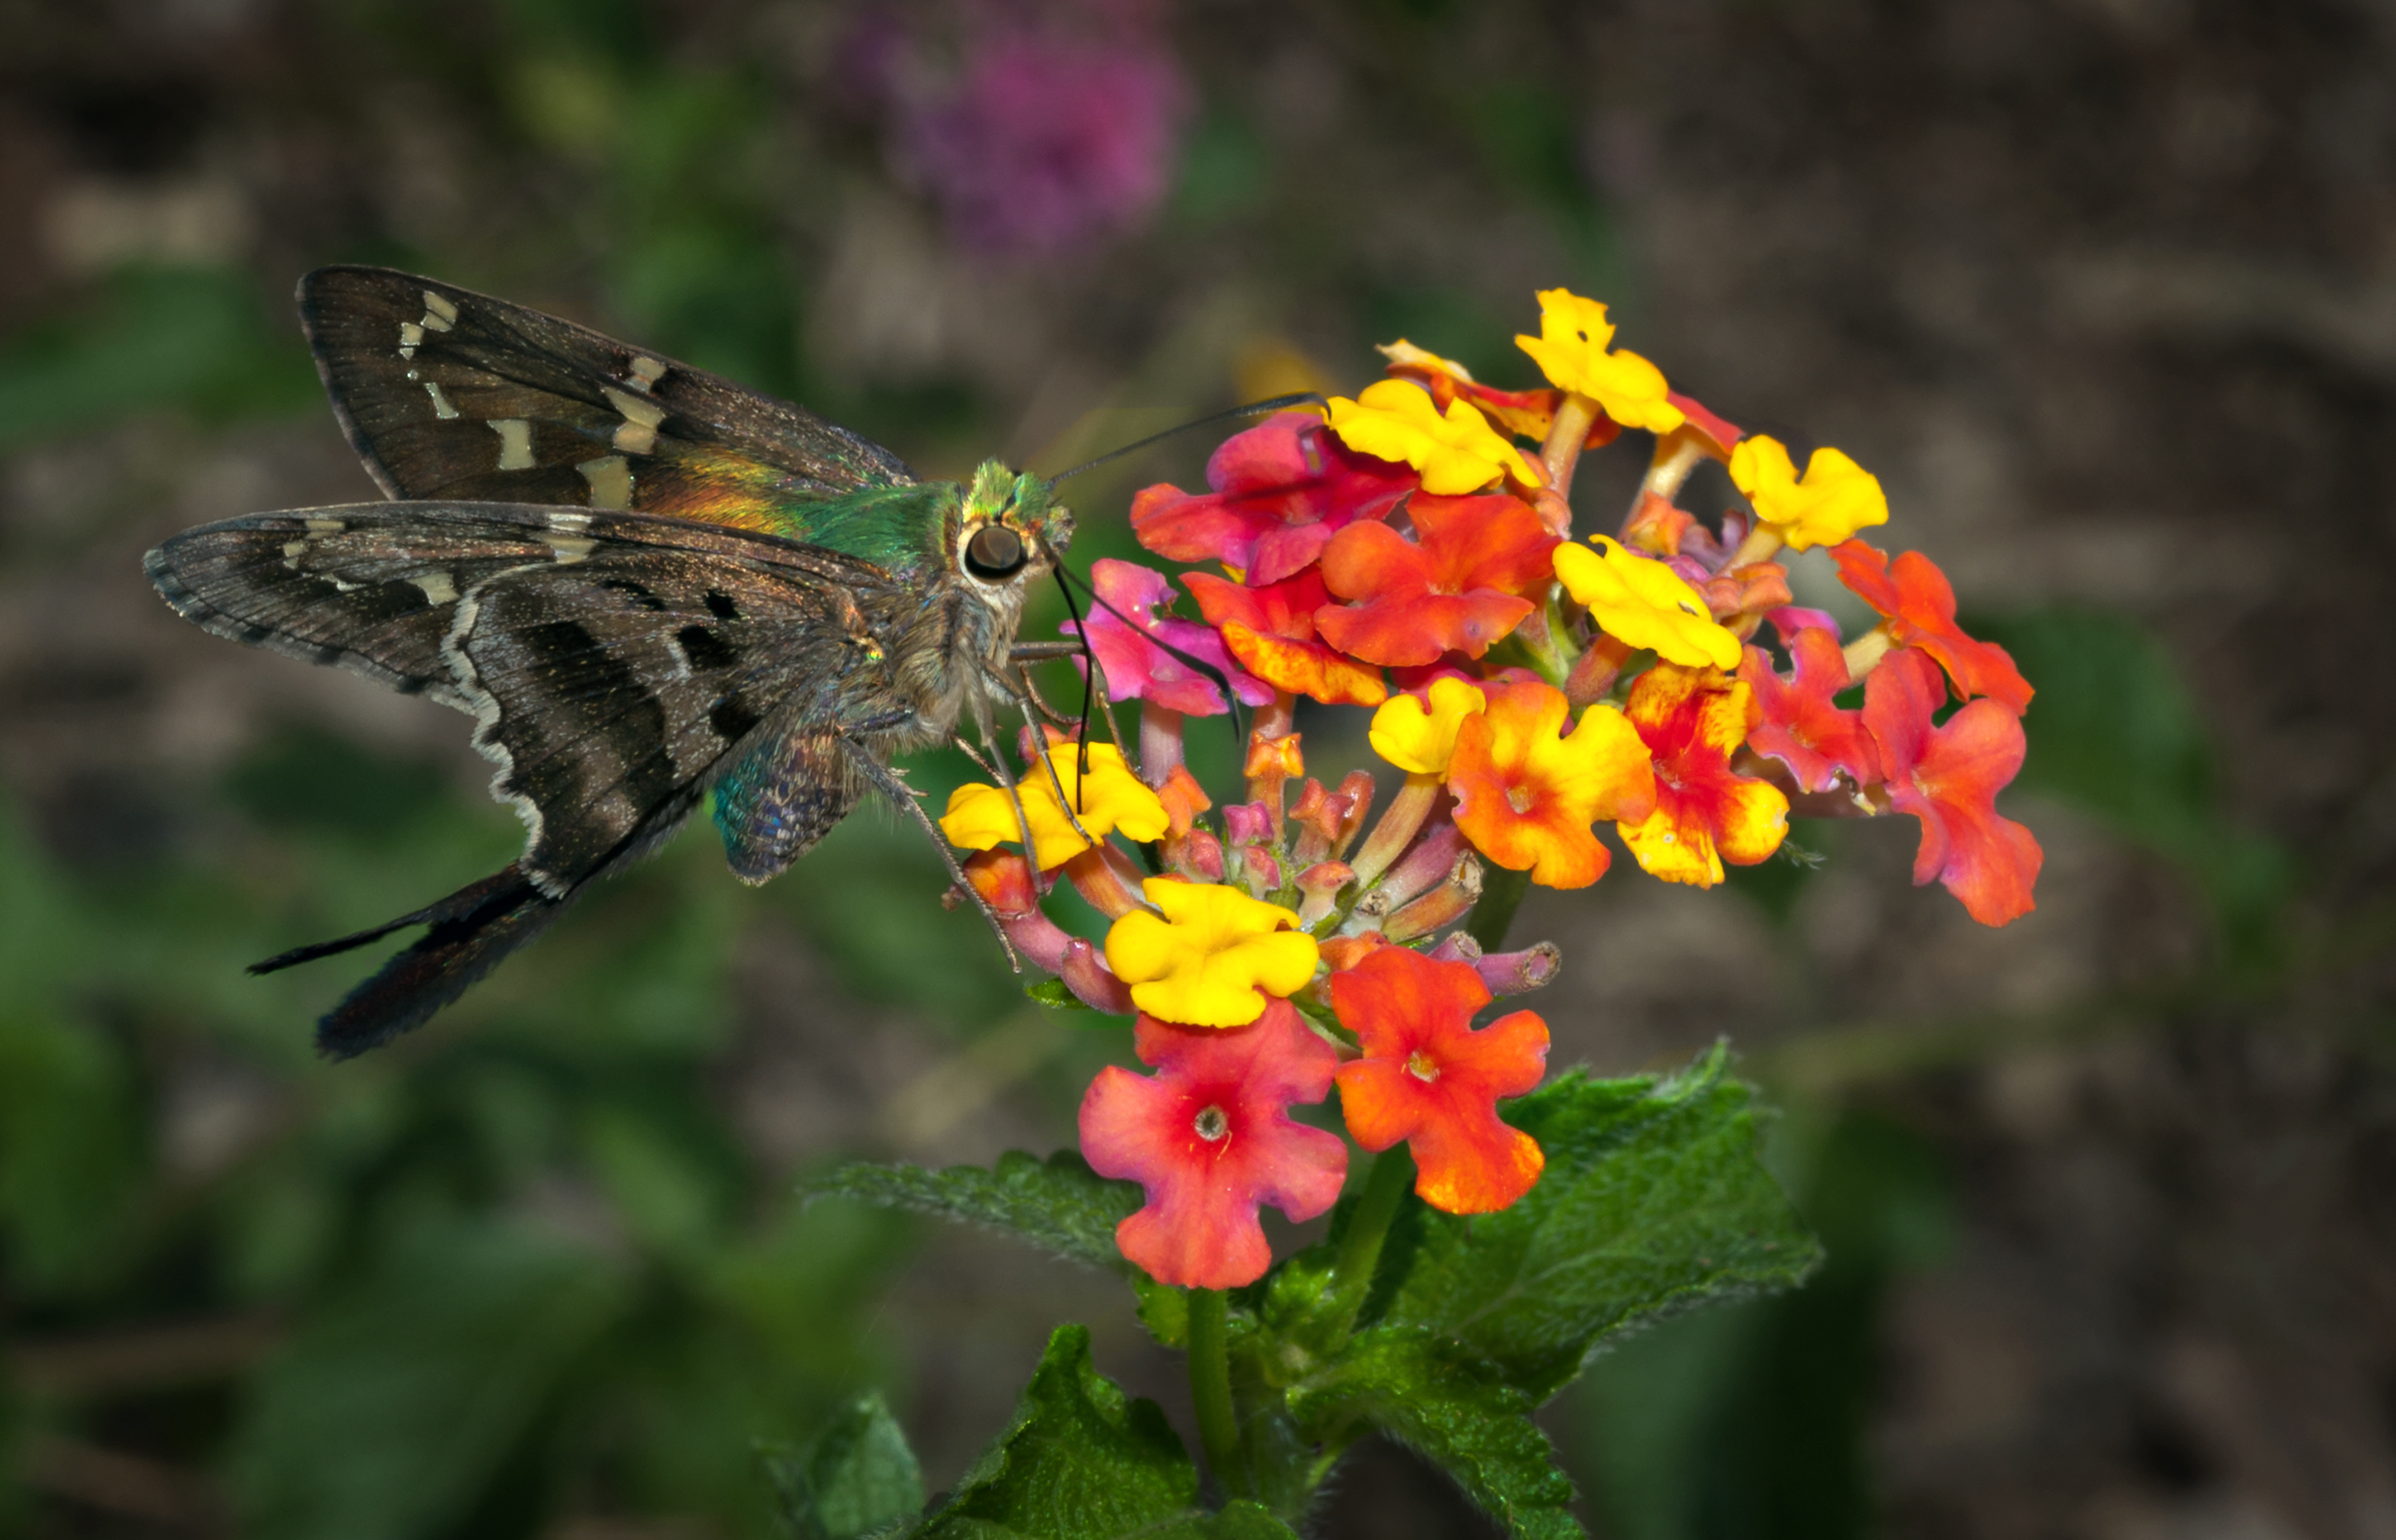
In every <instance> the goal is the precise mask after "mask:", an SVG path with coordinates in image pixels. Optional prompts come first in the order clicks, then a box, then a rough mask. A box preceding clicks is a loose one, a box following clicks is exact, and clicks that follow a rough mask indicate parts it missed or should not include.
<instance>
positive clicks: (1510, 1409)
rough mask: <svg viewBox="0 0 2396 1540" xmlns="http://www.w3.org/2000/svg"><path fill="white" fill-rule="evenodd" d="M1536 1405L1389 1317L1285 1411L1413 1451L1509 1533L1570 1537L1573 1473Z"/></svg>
mask: <svg viewBox="0 0 2396 1540" xmlns="http://www.w3.org/2000/svg"><path fill="white" fill-rule="evenodd" d="M1536 1404H1537V1403H1536V1402H1535V1401H1533V1400H1532V1398H1531V1396H1530V1394H1529V1393H1528V1392H1527V1391H1524V1389H1522V1388H1521V1387H1517V1386H1513V1385H1510V1384H1508V1383H1506V1381H1505V1380H1504V1379H1503V1378H1502V1377H1500V1375H1499V1374H1498V1373H1497V1372H1496V1371H1494V1370H1493V1369H1492V1368H1491V1367H1490V1366H1489V1365H1487V1364H1484V1363H1478V1362H1475V1361H1471V1359H1468V1358H1464V1357H1461V1356H1459V1355H1458V1353H1457V1351H1456V1349H1455V1347H1454V1345H1453V1343H1452V1342H1443V1341H1441V1340H1440V1339H1438V1338H1436V1337H1434V1336H1433V1335H1432V1334H1431V1333H1429V1332H1425V1331H1421V1330H1418V1329H1413V1328H1404V1327H1389V1326H1382V1327H1377V1328H1375V1329H1373V1330H1371V1331H1368V1332H1364V1333H1361V1334H1358V1335H1357V1336H1356V1337H1355V1338H1354V1339H1352V1340H1351V1342H1350V1343H1349V1345H1348V1347H1347V1349H1346V1350H1345V1351H1344V1352H1342V1353H1341V1354H1340V1356H1339V1361H1338V1365H1337V1366H1336V1367H1335V1368H1333V1369H1332V1370H1330V1371H1328V1372H1327V1373H1324V1374H1320V1375H1318V1376H1316V1377H1314V1378H1313V1379H1311V1380H1309V1381H1308V1382H1307V1383H1306V1384H1305V1385H1303V1386H1301V1387H1298V1388H1296V1389H1294V1390H1293V1391H1292V1392H1291V1394H1290V1400H1289V1406H1290V1411H1291V1413H1292V1414H1294V1415H1295V1416H1296V1417H1297V1418H1298V1420H1299V1421H1300V1422H1301V1423H1302V1424H1304V1425H1306V1426H1308V1427H1311V1428H1313V1429H1315V1430H1317V1431H1318V1433H1319V1434H1321V1435H1324V1436H1327V1437H1330V1438H1333V1439H1335V1440H1342V1441H1344V1439H1343V1434H1347V1435H1350V1436H1352V1431H1353V1426H1354V1425H1355V1424H1358V1423H1363V1424H1366V1425H1369V1426H1371V1427H1376V1428H1378V1429H1379V1430H1380V1431H1381V1432H1383V1433H1386V1434H1388V1435H1389V1436H1390V1437H1391V1438H1393V1439H1396V1440H1399V1441H1400V1442H1402V1443H1404V1444H1407V1445H1410V1446H1411V1447H1413V1448H1415V1449H1417V1450H1418V1451H1420V1452H1421V1453H1422V1454H1424V1455H1426V1456H1427V1457H1429V1458H1430V1459H1431V1460H1433V1461H1435V1462H1437V1463H1438V1464H1439V1465H1440V1467H1442V1468H1444V1469H1445V1470H1446V1471H1447V1473H1448V1474H1449V1475H1451V1476H1453V1477H1455V1478H1456V1480H1457V1481H1458V1483H1460V1484H1461V1485H1462V1486H1463V1488H1464V1490H1465V1491H1466V1492H1467V1493H1469V1494H1471V1497H1472V1500H1473V1501H1474V1502H1476V1503H1479V1504H1480V1505H1481V1506H1482V1507H1483V1508H1484V1509H1486V1510H1487V1511H1488V1512H1489V1513H1490V1514H1491V1515H1493V1516H1494V1517H1496V1518H1497V1519H1498V1520H1500V1521H1502V1522H1503V1523H1504V1524H1505V1525H1506V1528H1507V1530H1508V1532H1509V1533H1513V1534H1517V1535H1523V1536H1526V1537H1536V1540H1568V1537H1573V1536H1579V1535H1581V1534H1582V1533H1583V1531H1582V1529H1581V1527H1580V1523H1579V1521H1578V1520H1576V1519H1574V1518H1573V1516H1572V1502H1573V1486H1572V1481H1571V1480H1570V1479H1569V1478H1567V1477H1566V1476H1565V1475H1564V1472H1563V1471H1561V1470H1559V1469H1557V1468H1556V1464H1555V1459H1554V1450H1553V1448H1552V1446H1551V1445H1550V1444H1549V1442H1548V1436H1547V1435H1546V1434H1545V1433H1543V1432H1541V1431H1540V1430H1539V1427H1538V1425H1537V1423H1534V1422H1533V1421H1531V1412H1532V1410H1533V1408H1534V1407H1535V1405H1536Z"/></svg>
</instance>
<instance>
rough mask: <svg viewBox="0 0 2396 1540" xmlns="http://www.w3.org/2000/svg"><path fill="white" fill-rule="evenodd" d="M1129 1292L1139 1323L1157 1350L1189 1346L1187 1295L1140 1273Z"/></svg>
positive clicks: (1188, 1295) (1188, 1296) (1135, 1275)
mask: <svg viewBox="0 0 2396 1540" xmlns="http://www.w3.org/2000/svg"><path fill="white" fill-rule="evenodd" d="M1131 1292H1132V1293H1133V1294H1138V1296H1139V1307H1138V1313H1139V1323H1140V1324H1141V1325H1143V1326H1145V1327H1147V1328H1148V1334H1149V1335H1150V1336H1152V1337H1154V1338H1155V1339H1156V1345H1157V1346H1158V1347H1189V1346H1190V1292H1189V1291H1188V1290H1187V1289H1177V1288H1175V1287H1173V1286H1172V1285H1171V1284H1169V1283H1159V1282H1158V1281H1156V1280H1154V1279H1152V1278H1151V1277H1149V1276H1148V1274H1146V1273H1144V1272H1135V1273H1133V1274H1132V1279H1131Z"/></svg>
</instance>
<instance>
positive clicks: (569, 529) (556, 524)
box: [549, 508, 591, 535]
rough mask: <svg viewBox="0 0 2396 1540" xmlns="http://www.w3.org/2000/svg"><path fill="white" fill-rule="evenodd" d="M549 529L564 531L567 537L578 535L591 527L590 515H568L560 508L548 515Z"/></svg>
mask: <svg viewBox="0 0 2396 1540" xmlns="http://www.w3.org/2000/svg"><path fill="white" fill-rule="evenodd" d="M549 527H550V528H552V529H562V530H565V531H566V533H567V534H569V535H579V534H581V533H582V532H583V531H584V530H586V529H588V528H590V527H591V515H590V514H588V513H569V512H567V511H566V510H564V509H562V508H561V509H556V510H553V511H552V512H551V513H550V515H549Z"/></svg>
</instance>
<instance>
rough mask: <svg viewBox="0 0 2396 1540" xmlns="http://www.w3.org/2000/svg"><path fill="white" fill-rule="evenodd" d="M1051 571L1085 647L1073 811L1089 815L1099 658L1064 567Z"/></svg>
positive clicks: (1075, 745) (1056, 565)
mask: <svg viewBox="0 0 2396 1540" xmlns="http://www.w3.org/2000/svg"><path fill="white" fill-rule="evenodd" d="M1048 570H1049V571H1050V572H1052V573H1054V574H1055V575H1056V578H1057V591H1058V592H1059V593H1061V594H1063V595H1064V596H1065V613H1066V614H1067V615H1068V616H1070V617H1072V622H1073V634H1074V635H1075V636H1076V637H1079V638H1080V639H1081V643H1082V725H1081V728H1080V730H1079V731H1078V732H1077V733H1075V734H1074V736H1073V763H1074V765H1075V766H1076V768H1077V769H1078V770H1079V772H1080V775H1079V777H1078V778H1077V779H1075V781H1074V782H1073V811H1075V812H1076V813H1084V812H1087V811H1088V809H1087V808H1086V807H1085V806H1084V805H1083V802H1082V788H1083V787H1084V786H1085V785H1086V784H1087V783H1088V781H1089V778H1090V701H1091V700H1092V698H1093V697H1096V696H1097V694H1098V653H1097V651H1096V650H1094V649H1093V648H1092V647H1091V646H1090V633H1089V632H1088V631H1086V630H1085V629H1084V628H1083V625H1082V606H1081V605H1079V604H1075V603H1074V602H1073V590H1072V585H1070V584H1068V583H1067V582H1066V581H1065V564H1064V563H1062V562H1052V563H1051V564H1050V566H1049V568H1048Z"/></svg>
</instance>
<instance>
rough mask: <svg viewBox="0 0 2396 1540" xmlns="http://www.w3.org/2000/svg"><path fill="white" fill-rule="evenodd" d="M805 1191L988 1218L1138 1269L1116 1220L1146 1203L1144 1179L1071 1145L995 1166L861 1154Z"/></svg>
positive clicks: (1089, 1259) (1096, 1259)
mask: <svg viewBox="0 0 2396 1540" xmlns="http://www.w3.org/2000/svg"><path fill="white" fill-rule="evenodd" d="M805 1193H806V1195H807V1198H808V1200H809V1201H814V1200H816V1199H819V1198H854V1199H856V1200H857V1201H859V1202H865V1203H874V1204H878V1205H880V1206H881V1207H884V1208H903V1209H912V1210H914V1211H915V1212H916V1213H918V1214H936V1215H939V1216H940V1217H942V1218H944V1219H956V1220H963V1221H965V1222H968V1223H971V1224H977V1225H987V1226H989V1227H991V1228H993V1229H997V1230H1003V1231H1005V1233H1007V1234H1009V1235H1013V1236H1015V1237H1017V1238H1018V1239H1020V1240H1023V1241H1030V1242H1031V1243H1032V1244H1033V1245H1035V1246H1039V1247H1042V1248H1043V1249H1045V1250H1047V1251H1051V1252H1054V1253H1056V1254H1057V1255H1059V1256H1064V1257H1070V1258H1071V1259H1072V1260H1073V1261H1076V1262H1086V1263H1088V1264H1089V1265H1090V1266H1091V1267H1094V1268H1106V1269H1108V1270H1109V1271H1111V1272H1119V1273H1128V1272H1129V1271H1131V1264H1130V1263H1128V1262H1126V1261H1125V1260H1124V1257H1123V1253H1122V1252H1120V1251H1119V1250H1117V1249H1116V1247H1115V1227H1116V1226H1117V1225H1119V1224H1121V1223H1123V1221H1124V1220H1125V1218H1126V1217H1128V1216H1129V1215H1131V1214H1132V1213H1133V1212H1134V1211H1135V1210H1137V1209H1138V1207H1139V1205H1140V1190H1139V1186H1138V1183H1135V1182H1110V1181H1108V1180H1107V1179H1106V1178H1104V1177H1102V1176H1100V1175H1098V1174H1097V1173H1096V1172H1094V1171H1092V1170H1091V1169H1090V1168H1089V1166H1088V1165H1087V1164H1086V1163H1085V1162H1084V1161H1083V1160H1082V1158H1081V1156H1079V1155H1077V1154H1075V1153H1074V1152H1073V1151H1072V1150H1070V1149H1066V1150H1059V1151H1058V1152H1057V1153H1056V1154H1054V1155H1052V1156H1050V1157H1049V1158H1048V1159H1047V1160H1045V1161H1043V1160H1041V1159H1039V1158H1038V1157H1037V1156H1033V1155H1027V1154H1025V1153H1024V1152H1023V1151H1021V1150H1019V1149H1014V1150H1009V1151H1007V1152H1006V1153H1005V1154H1004V1155H1002V1156H1000V1157H999V1158H998V1168H997V1169H996V1170H994V1171H984V1170H983V1169H982V1168H981V1167H979V1166H965V1165H960V1166H950V1167H949V1168H948V1169H947V1170H945V1171H931V1170H927V1169H925V1167H923V1166H919V1165H908V1164H905V1163H903V1162H900V1163H895V1164H890V1165H881V1164H876V1163H873V1162H864V1161H859V1162H854V1163H852V1164H848V1165H844V1166H840V1167H838V1168H836V1169H835V1170H833V1171H832V1172H831V1173H830V1174H829V1175H826V1176H824V1177H823V1178H822V1179H821V1180H819V1181H816V1182H811V1183H809V1184H807V1186H806V1188H805Z"/></svg>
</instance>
